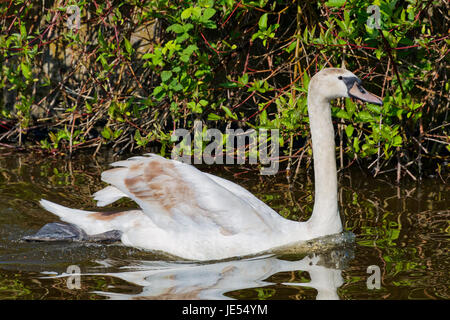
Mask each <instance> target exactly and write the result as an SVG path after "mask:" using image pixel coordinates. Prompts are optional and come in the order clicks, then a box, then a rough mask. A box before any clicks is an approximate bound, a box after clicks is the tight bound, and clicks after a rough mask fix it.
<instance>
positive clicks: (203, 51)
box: [0, 0, 450, 179]
mask: <svg viewBox="0 0 450 320" xmlns="http://www.w3.org/2000/svg"><path fill="white" fill-rule="evenodd" d="M374 3H375V4H376V5H377V7H374V9H373V10H377V9H380V10H379V13H380V21H378V20H377V21H375V20H372V17H374V16H376V14H377V12H375V11H373V10H372V11H371V10H368V8H367V6H368V5H367V3H366V1H360V0H347V1H345V0H329V1H327V2H323V1H305V2H298V3H296V2H292V1H264V0H261V1H244V0H242V1H231V0H218V1H213V0H200V1H106V2H99V1H92V2H91V1H78V2H77V1H65V2H64V3H60V2H57V1H50V2H49V1H45V2H39V3H38V2H33V1H24V0H11V1H6V2H2V4H0V8H1V9H0V14H1V16H2V20H1V25H2V29H1V30H2V31H1V34H0V53H1V54H0V61H1V66H2V67H1V71H0V79H1V82H0V86H1V88H2V89H3V99H2V101H1V102H0V112H1V122H0V142H2V141H3V143H11V144H17V145H26V146H27V147H28V148H30V147H33V146H34V147H36V144H38V145H39V147H40V148H43V149H46V150H49V151H52V152H58V151H62V152H69V153H72V152H73V151H74V150H78V149H81V148H88V147H97V148H98V147H100V146H101V145H105V144H109V145H110V147H112V148H113V149H114V150H117V151H118V150H120V151H121V152H122V151H126V150H128V151H132V150H133V149H136V148H140V149H148V148H150V147H152V146H155V147H158V148H160V150H161V152H162V153H165V152H167V151H166V150H168V148H171V147H172V144H173V142H172V141H171V140H170V135H171V132H172V131H173V130H174V129H176V128H180V127H182V128H193V122H194V120H202V121H203V123H204V127H205V128H206V127H208V126H209V127H217V128H225V127H234V128H237V127H242V128H255V129H259V128H265V129H270V128H277V129H280V132H281V133H282V137H281V142H282V146H283V150H284V152H285V156H284V157H283V156H282V159H283V160H286V161H287V162H288V168H291V166H292V165H294V164H295V161H298V163H300V160H301V158H302V157H305V156H308V155H310V150H309V149H310V144H309V143H308V132H309V130H308V117H307V111H306V94H307V90H306V89H307V85H308V81H309V78H310V77H311V76H312V75H313V74H314V73H315V72H317V71H318V70H320V69H321V68H323V67H325V66H334V67H339V66H343V65H345V67H346V68H348V69H349V70H352V71H354V72H355V73H356V74H357V75H358V76H360V78H362V79H363V80H364V81H365V82H366V85H367V86H368V87H369V89H370V90H371V91H373V92H375V93H378V94H379V95H381V96H383V100H384V105H383V106H382V107H378V106H374V105H367V106H361V105H359V104H356V103H355V102H353V101H351V100H349V99H346V100H345V101H338V102H337V103H335V104H334V107H333V115H334V116H335V122H336V130H337V146H338V148H339V152H338V154H339V162H340V167H341V168H344V167H347V166H350V165H351V164H353V163H355V162H359V163H360V164H365V165H366V167H368V168H369V169H371V170H374V173H375V175H376V174H378V173H380V172H383V171H386V170H393V169H396V170H398V173H399V177H400V175H409V176H411V177H413V178H414V179H416V177H417V176H418V175H419V176H421V175H422V168H423V167H424V165H431V166H430V167H431V168H432V169H433V170H434V169H436V170H438V172H440V171H439V170H441V163H440V162H439V161H436V159H441V160H442V159H444V158H445V157H447V159H448V151H449V150H450V147H449V142H450V139H449V135H448V122H447V121H448V120H447V115H448V104H449V100H448V89H449V80H448V78H447V72H446V68H447V65H448V60H449V58H448V54H447V53H448V45H449V42H450V39H449V36H448V30H447V27H446V26H447V25H448V16H447V15H446V13H447V12H448V9H449V8H448V6H449V5H448V3H447V2H445V1H426V2H420V1H415V0H411V1H396V0H380V1H375V2H374ZM69 7H71V8H70V9H68V8H69ZM77 8H79V11H77V10H78V9H77ZM77 12H79V13H80V16H79V17H80V20H79V21H80V25H79V28H78V26H77V20H76V19H75V18H76V17H77ZM368 22H369V23H368ZM376 24H378V25H379V29H378V28H377V25H376ZM370 86H372V87H370ZM36 141H37V142H36ZM142 151H143V150H142Z"/></svg>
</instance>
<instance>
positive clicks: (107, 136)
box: [101, 127, 112, 140]
mask: <svg viewBox="0 0 450 320" xmlns="http://www.w3.org/2000/svg"><path fill="white" fill-rule="evenodd" d="M101 133H102V136H103V138H105V139H108V140H109V139H111V136H112V131H111V129H110V128H108V127H105V128H103V130H102V132H101Z"/></svg>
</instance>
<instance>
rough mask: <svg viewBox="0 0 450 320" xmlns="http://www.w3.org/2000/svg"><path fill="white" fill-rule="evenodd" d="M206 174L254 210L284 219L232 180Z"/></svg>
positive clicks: (274, 217)
mask: <svg viewBox="0 0 450 320" xmlns="http://www.w3.org/2000/svg"><path fill="white" fill-rule="evenodd" d="M204 174H205V175H207V176H208V177H209V178H210V179H212V180H213V181H214V182H216V183H217V184H219V185H220V186H222V187H224V188H225V189H227V190H228V191H230V192H232V193H233V194H235V195H236V196H237V197H239V198H240V199H242V200H244V201H246V202H247V203H248V204H250V205H251V206H252V207H253V208H255V210H256V211H258V212H264V213H265V214H267V215H268V216H271V217H272V218H273V219H280V218H282V217H281V216H280V215H279V214H278V213H277V212H276V211H275V210H273V209H272V208H271V207H269V206H268V205H267V204H265V203H264V202H263V201H261V200H259V199H258V198H257V197H255V196H254V195H253V194H252V193H251V192H249V191H248V190H247V189H245V188H243V187H241V186H240V185H238V184H236V183H234V182H231V181H230V180H227V179H223V178H220V177H218V176H215V175H212V174H209V173H204Z"/></svg>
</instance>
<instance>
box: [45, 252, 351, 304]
mask: <svg viewBox="0 0 450 320" xmlns="http://www.w3.org/2000/svg"><path fill="white" fill-rule="evenodd" d="M351 259H353V249H351V248H345V249H344V248H342V249H336V250H333V251H330V252H328V253H321V254H312V255H309V256H306V257H304V258H303V259H301V260H297V261H288V260H282V259H280V258H278V257H276V256H274V255H266V256H258V257H253V258H248V259H242V260H230V261H220V262H216V263H187V262H169V261H140V262H138V263H135V264H134V265H128V266H125V267H122V268H120V269H119V271H118V272H113V273H95V272H93V273H88V274H83V276H88V275H90V276H100V275H102V276H110V277H116V278H120V279H122V280H124V281H126V282H128V283H130V284H133V285H137V286H140V287H142V291H141V292H139V293H131V294H129V293H117V292H114V287H112V288H109V289H111V290H112V291H96V292H95V293H96V294H98V295H101V296H104V297H108V298H110V299H121V300H122V299H230V298H229V297H227V295H226V294H227V293H229V292H232V291H235V290H243V289H247V288H255V287H258V288H261V287H265V286H268V285H271V284H273V283H272V282H270V281H267V279H268V278H269V277H271V276H273V275H275V274H277V273H279V272H286V271H306V272H308V273H309V276H310V278H311V281H310V282H306V283H299V282H288V283H286V282H285V283H283V285H286V286H303V287H309V288H313V289H315V290H317V297H316V298H317V299H332V300H335V299H339V296H338V294H337V289H338V288H339V287H340V286H341V285H342V284H343V278H342V275H341V271H342V269H343V268H345V266H347V264H348V262H349V261H350V260H351ZM98 262H99V263H100V264H101V265H102V266H103V267H104V266H110V265H111V261H108V260H103V261H98ZM68 276H69V275H68V274H62V275H59V276H49V277H43V278H57V277H68Z"/></svg>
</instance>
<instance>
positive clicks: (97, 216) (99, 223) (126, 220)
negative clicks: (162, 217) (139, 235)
mask: <svg viewBox="0 0 450 320" xmlns="http://www.w3.org/2000/svg"><path fill="white" fill-rule="evenodd" d="M39 203H40V204H41V206H42V207H43V208H44V209H45V210H47V211H50V212H51V213H53V214H55V215H57V216H58V217H60V218H61V220H62V221H65V222H68V223H72V224H74V225H76V226H78V227H80V228H81V229H83V230H84V232H86V233H87V234H88V235H93V234H98V233H103V232H107V231H111V230H120V231H126V230H127V229H129V228H130V227H132V226H133V225H134V224H135V222H136V221H140V220H142V219H143V217H145V215H144V213H143V212H142V211H140V210H130V211H121V212H94V211H85V210H79V209H71V208H67V207H64V206H62V205H59V204H56V203H53V202H50V201H48V200H44V199H42V200H41V201H40V202H39Z"/></svg>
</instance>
